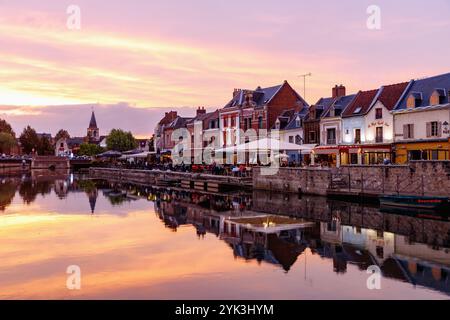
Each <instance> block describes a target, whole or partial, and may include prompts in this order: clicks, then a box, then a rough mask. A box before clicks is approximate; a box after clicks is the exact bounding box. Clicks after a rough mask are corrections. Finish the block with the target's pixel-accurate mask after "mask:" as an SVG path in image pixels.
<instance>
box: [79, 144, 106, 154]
mask: <svg viewBox="0 0 450 320" xmlns="http://www.w3.org/2000/svg"><path fill="white" fill-rule="evenodd" d="M103 151H105V150H103V148H102V147H100V146H99V145H96V144H93V143H82V144H80V150H78V155H80V156H91V157H92V156H96V155H98V154H100V153H102V152H103Z"/></svg>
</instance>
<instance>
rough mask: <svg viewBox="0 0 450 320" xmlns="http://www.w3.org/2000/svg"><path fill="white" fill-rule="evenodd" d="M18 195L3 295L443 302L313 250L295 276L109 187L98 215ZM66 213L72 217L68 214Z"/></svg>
mask: <svg viewBox="0 0 450 320" xmlns="http://www.w3.org/2000/svg"><path fill="white" fill-rule="evenodd" d="M21 201H22V200H21V199H20V197H18V196H16V197H15V199H14V201H13V204H12V206H10V207H8V208H7V210H6V211H5V212H4V213H3V214H2V215H1V216H0V239H1V242H2V245H1V246H0V257H1V258H0V298H137V299H146V298H153V299H156V298H167V299H171V298H173V299H175V298H180V299H181V298H184V299H186V298H192V299H196V298H230V299H232V298H255V299H256V298H261V299H265V298H267V299H270V298H273V299H276V298H299V299H300V298H302V299H303V298H322V299H323V298H374V299H377V298H384V299H390V298H413V299H414V298H442V297H444V296H442V295H440V294H438V293H436V292H432V291H428V290H425V289H421V288H415V289H414V288H413V287H412V285H410V284H408V283H402V282H397V281H393V280H390V279H383V281H382V290H380V291H376V290H374V291H369V290H367V289H366V279H367V276H368V275H367V274H366V273H365V272H364V271H360V270H358V268H357V266H354V265H348V268H347V272H346V273H345V274H339V275H337V274H336V273H334V272H333V266H332V260H331V259H323V258H320V257H319V255H312V254H311V252H310V250H309V249H307V250H306V254H307V263H306V272H305V253H303V254H302V255H301V256H299V258H298V259H297V262H296V263H295V264H294V265H293V266H292V268H291V270H290V271H289V273H285V272H284V271H283V270H282V269H281V268H280V267H279V266H276V265H271V264H268V263H262V264H258V263H257V262H256V261H255V260H250V261H244V260H243V259H238V258H234V257H233V252H232V250H231V248H230V247H229V246H228V245H227V244H226V243H225V242H223V241H221V240H220V239H219V238H217V237H216V236H214V235H212V234H206V236H205V238H204V240H200V239H199V238H198V237H197V234H196V232H195V228H194V227H191V226H182V227H180V228H178V229H177V232H172V231H170V230H168V229H166V228H165V227H164V224H163V222H162V221H161V220H160V219H159V218H158V217H157V216H156V214H155V212H154V209H153V205H152V203H150V202H148V201H146V200H138V201H133V202H129V203H124V204H123V205H122V206H115V207H114V206H112V205H111V204H110V203H109V200H107V199H105V198H104V197H103V195H102V193H101V192H99V196H98V198H97V202H96V213H95V215H90V206H89V202H88V198H87V195H86V194H85V193H79V192H77V193H69V194H68V196H67V198H65V199H58V198H57V197H56V196H55V195H54V194H53V192H52V194H51V195H45V197H42V196H41V195H38V196H37V200H36V201H35V202H33V203H32V204H31V205H30V206H23V205H22V202H21ZM60 213H64V214H60ZM72 264H76V265H79V266H80V267H81V271H82V290H80V291H69V290H67V289H66V288H65V282H66V274H65V270H66V268H67V266H69V265H72Z"/></svg>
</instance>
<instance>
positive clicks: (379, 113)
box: [375, 108, 383, 119]
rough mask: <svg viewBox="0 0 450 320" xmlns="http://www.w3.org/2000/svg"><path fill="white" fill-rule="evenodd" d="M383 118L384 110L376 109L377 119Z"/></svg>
mask: <svg viewBox="0 0 450 320" xmlns="http://www.w3.org/2000/svg"><path fill="white" fill-rule="evenodd" d="M382 118H383V109H381V108H376V109H375V119H382Z"/></svg>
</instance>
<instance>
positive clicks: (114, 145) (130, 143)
mask: <svg viewBox="0 0 450 320" xmlns="http://www.w3.org/2000/svg"><path fill="white" fill-rule="evenodd" d="M106 145H107V147H108V150H114V151H120V152H122V151H127V150H131V149H135V148H136V147H137V142H136V139H134V137H133V134H132V133H131V132H125V131H123V130H122V129H112V130H111V132H110V133H109V135H108V137H107V138H106Z"/></svg>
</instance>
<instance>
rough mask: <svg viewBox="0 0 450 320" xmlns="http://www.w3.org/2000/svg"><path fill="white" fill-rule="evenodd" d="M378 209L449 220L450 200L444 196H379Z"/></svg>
mask: <svg viewBox="0 0 450 320" xmlns="http://www.w3.org/2000/svg"><path fill="white" fill-rule="evenodd" d="M380 210H381V211H383V212H387V213H393V214H402V215H408V216H414V217H416V218H424V219H433V220H444V221H448V220H449V214H450V201H449V198H446V197H425V196H399V195H384V196H380Z"/></svg>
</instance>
